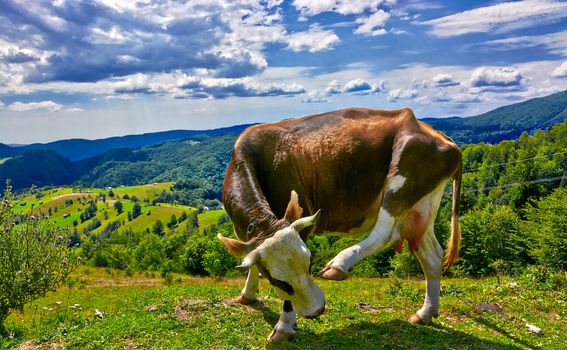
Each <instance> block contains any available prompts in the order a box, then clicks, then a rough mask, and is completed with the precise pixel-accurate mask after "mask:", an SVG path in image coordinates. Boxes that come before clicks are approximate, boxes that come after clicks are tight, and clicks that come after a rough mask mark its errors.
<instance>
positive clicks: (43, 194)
mask: <svg viewBox="0 0 567 350" xmlns="http://www.w3.org/2000/svg"><path fill="white" fill-rule="evenodd" d="M172 185H173V183H172V182H166V183H152V184H147V185H140V186H127V187H119V188H113V189H111V188H69V187H60V188H53V189H48V190H40V191H38V192H37V194H34V195H29V196H27V197H25V198H23V200H22V202H21V203H20V205H19V206H18V207H17V208H16V209H17V210H18V211H19V212H22V213H31V214H34V215H46V216H48V217H49V219H48V222H50V223H52V224H56V225H59V226H62V227H68V228H70V229H71V230H74V229H76V230H77V231H78V232H79V233H81V234H83V233H84V231H85V229H86V228H87V227H89V225H92V223H93V221H95V220H99V221H100V223H101V225H100V226H99V227H97V228H95V229H93V230H91V231H90V234H93V235H97V234H100V233H101V232H103V231H104V230H105V229H106V227H107V226H108V225H111V224H112V223H113V222H116V221H119V222H120V223H121V224H120V228H119V229H118V230H117V232H124V231H128V230H129V231H133V232H145V231H146V229H149V230H151V229H152V227H153V226H154V225H155V223H156V221H158V220H160V221H161V222H162V223H163V224H164V225H166V224H167V223H168V222H169V221H170V220H171V217H172V215H174V216H176V217H180V216H181V215H182V214H183V213H185V214H186V215H190V214H192V213H194V212H196V211H197V209H196V208H193V207H190V206H186V205H173V204H168V203H155V204H152V203H153V202H154V199H155V198H156V197H157V196H158V195H159V194H160V193H162V192H164V191H165V192H171V189H170V188H171V186H172ZM111 191H112V192H113V193H114V197H110V196H109V193H110V192H111ZM103 197H105V199H104V200H103V199H102V198H103ZM125 198H128V199H125ZM132 198H136V200H137V201H138V203H140V205H141V215H140V216H138V217H136V218H134V219H132V220H128V212H129V211H132V209H133V207H134V204H135V202H134V201H133V200H132ZM91 201H94V202H96V213H95V215H94V216H93V217H92V218H90V219H88V220H85V221H84V222H81V218H80V216H81V214H82V213H83V212H84V211H85V210H86V209H87V208H88V207H89V203H90V202H91ZM117 201H120V202H121V203H122V204H123V209H122V213H120V214H118V213H117V211H116V210H115V208H114V205H115V203H116V202H117ZM223 214H224V210H209V211H204V212H202V213H199V214H198V215H197V218H198V221H199V228H200V230H204V229H206V228H208V227H211V226H213V225H216V224H217V223H218V220H219V219H220V217H221V216H222V215H223ZM184 229H185V227H184V223H178V224H177V225H175V226H174V227H173V228H171V229H169V230H168V229H167V228H166V231H167V232H169V233H170V234H173V233H175V232H183V230H184Z"/></svg>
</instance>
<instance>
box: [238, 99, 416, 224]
mask: <svg viewBox="0 0 567 350" xmlns="http://www.w3.org/2000/svg"><path fill="white" fill-rule="evenodd" d="M419 128H420V127H419V124H418V122H417V121H416V119H415V117H414V116H413V113H412V112H411V110H409V109H403V110H398V111H380V110H368V109H346V110H340V111H335V112H330V113H325V114H319V115H310V116H306V117H303V118H298V119H291V120H284V121H281V122H278V123H272V124H264V125H260V126H255V127H252V128H251V129H249V130H247V131H245V132H244V133H243V135H242V136H241V137H240V138H239V140H238V141H237V143H236V145H235V154H237V155H238V156H239V157H248V158H249V160H251V161H253V163H254V167H255V170H256V176H257V180H258V183H259V184H260V187H261V190H262V192H263V194H264V196H265V197H266V200H267V201H268V203H269V204H270V207H271V208H272V210H273V212H274V214H276V215H277V216H278V217H283V214H284V212H285V209H286V205H287V203H288V200H289V193H290V191H292V190H295V191H296V192H297V193H298V195H299V199H300V200H299V202H300V205H301V206H302V207H303V208H304V209H305V213H304V214H305V215H307V214H312V213H314V212H315V211H317V210H318V209H321V212H322V216H321V219H320V221H319V224H318V228H317V231H333V232H345V233H348V232H353V231H354V232H356V231H361V232H363V231H367V230H369V229H370V228H371V227H372V226H373V225H374V223H375V221H376V216H377V214H378V210H379V207H380V199H381V189H382V187H383V183H384V180H385V178H386V176H387V175H388V172H389V171H390V163H391V160H392V152H393V149H394V143H395V142H396V139H397V137H398V136H399V135H400V133H402V132H417V131H418V130H419ZM234 156H235V155H233V157H234Z"/></svg>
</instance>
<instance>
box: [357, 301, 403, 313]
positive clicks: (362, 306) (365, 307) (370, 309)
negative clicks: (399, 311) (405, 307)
mask: <svg viewBox="0 0 567 350" xmlns="http://www.w3.org/2000/svg"><path fill="white" fill-rule="evenodd" d="M355 306H356V308H357V309H359V310H361V311H362V312H364V313H369V314H372V315H376V314H377V313H378V312H393V310H394V309H396V308H398V307H397V306H372V305H369V304H367V303H363V302H360V303H356V305H355Z"/></svg>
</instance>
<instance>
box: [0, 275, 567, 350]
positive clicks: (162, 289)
mask: <svg viewBox="0 0 567 350" xmlns="http://www.w3.org/2000/svg"><path fill="white" fill-rule="evenodd" d="M243 283H244V277H233V278H222V279H218V278H211V277H191V276H187V275H177V274H176V275H175V277H174V279H173V282H171V284H165V283H164V280H163V279H162V278H161V277H160V275H159V273H155V272H141V273H136V274H134V275H131V276H128V275H126V273H125V272H123V271H118V270H111V269H100V268H99V269H96V268H91V267H81V268H80V269H79V270H78V271H77V272H76V273H75V274H74V276H73V279H72V285H71V286H66V287H64V288H61V289H59V290H58V291H57V292H54V293H49V294H48V295H47V296H46V297H45V298H41V299H39V300H37V301H35V302H34V303H32V304H30V305H29V306H28V307H27V308H26V310H25V312H24V313H23V314H17V313H16V314H13V315H12V316H10V318H9V319H8V321H7V326H8V328H9V329H11V330H12V331H13V334H12V335H13V338H12V339H5V340H4V343H3V345H2V346H3V347H4V348H10V347H14V348H19V349H77V348H81V349H264V348H268V349H357V348H358V349H563V348H564V347H563V345H564V339H565V338H564V336H565V332H566V331H567V322H566V317H567V295H566V291H565V290H564V289H563V290H554V289H547V288H543V287H542V286H541V285H537V284H533V282H530V281H529V280H526V279H522V278H518V279H512V278H508V277H506V278H502V279H501V280H500V283H498V281H497V279H496V278H484V279H446V280H443V282H442V292H441V309H440V316H439V318H437V319H435V321H434V323H433V324H432V325H429V326H420V325H413V324H410V323H408V322H407V319H408V318H409V317H410V316H411V314H412V313H413V312H415V311H416V310H417V309H418V308H419V307H420V306H421V303H422V297H423V293H424V286H423V282H422V281H420V280H414V279H385V278H372V279H369V278H352V279H348V280H346V281H342V282H336V281H323V280H318V283H319V284H320V286H321V288H322V289H323V292H324V293H325V296H326V299H327V308H326V312H325V313H324V314H323V315H322V316H320V317H319V318H318V319H315V320H307V319H303V318H298V322H297V327H296V334H295V337H294V338H293V340H292V341H290V342H288V343H280V344H278V343H275V344H270V343H268V342H267V341H266V339H267V337H268V335H269V334H270V332H271V330H272V328H273V326H274V325H275V323H276V322H277V320H278V317H279V312H280V310H281V307H282V302H281V301H280V300H279V299H277V298H276V296H275V295H276V294H275V292H274V290H273V288H272V287H271V286H270V285H269V284H268V283H267V281H265V280H262V281H261V285H260V296H261V297H260V299H259V301H258V302H256V303H255V304H252V305H249V306H243V305H240V304H235V303H233V302H232V299H233V298H234V297H236V296H237V295H238V294H239V291H240V289H241V288H242V285H243ZM97 310H98V312H97ZM526 324H531V325H534V326H537V327H538V328H540V329H541V330H542V334H536V333H533V332H531V331H530V330H528V326H527V325H526Z"/></svg>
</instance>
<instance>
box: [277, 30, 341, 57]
mask: <svg viewBox="0 0 567 350" xmlns="http://www.w3.org/2000/svg"><path fill="white" fill-rule="evenodd" d="M340 41H341V40H340V39H339V37H338V36H337V35H336V34H335V33H334V32H333V31H331V30H323V29H321V28H319V27H318V26H317V25H312V26H311V27H309V30H308V31H307V32H299V33H295V34H292V35H290V36H289V38H288V49H290V50H292V51H295V52H299V51H309V52H319V51H327V50H331V49H332V48H333V46H335V45H336V44H338V43H339V42H340Z"/></svg>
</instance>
